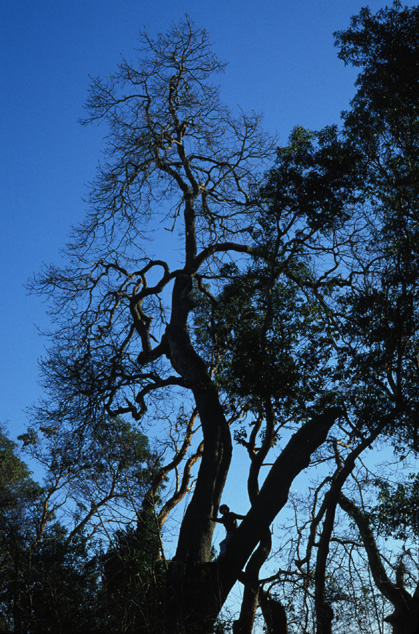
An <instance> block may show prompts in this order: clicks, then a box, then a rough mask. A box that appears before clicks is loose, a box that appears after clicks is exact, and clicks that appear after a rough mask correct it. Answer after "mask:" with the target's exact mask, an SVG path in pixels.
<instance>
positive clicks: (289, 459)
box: [168, 408, 340, 634]
mask: <svg viewBox="0 0 419 634" xmlns="http://www.w3.org/2000/svg"><path fill="white" fill-rule="evenodd" d="M339 414H340V410H339V408H331V409H330V410H328V411H327V412H325V413H324V414H322V415H318V416H316V417H314V418H313V419H312V420H310V421H309V422H307V423H305V425H303V427H301V429H300V430H299V431H298V432H296V433H295V434H294V436H293V437H292V438H291V440H290V441H289V443H288V445H287V446H286V447H285V448H284V450H283V451H282V452H281V454H280V456H279V457H278V458H277V460H276V462H275V464H274V466H273V467H272V469H271V472H270V474H269V475H268V477H267V479H266V481H265V483H264V484H263V486H262V488H261V490H260V493H259V495H258V496H257V499H256V500H255V503H254V505H253V506H252V508H251V509H250V511H249V513H248V514H247V515H246V517H245V519H244V520H243V521H242V523H241V525H240V526H239V528H238V529H237V532H236V533H235V535H234V537H233V538H232V540H231V541H230V543H229V545H228V549H227V554H226V556H225V557H223V558H222V559H219V560H217V561H216V562H213V563H208V564H201V565H196V566H189V565H185V566H184V567H183V568H182V570H179V567H180V566H181V564H180V563H179V562H177V563H175V566H174V571H176V566H177V567H178V574H179V576H180V577H182V580H183V582H182V584H181V585H177V587H176V588H174V587H173V591H174V594H173V598H174V602H175V604H176V606H177V607H179V606H181V610H182V614H183V616H182V617H180V612H179V611H178V612H177V614H178V623H179V622H180V621H181V622H182V623H183V624H185V623H188V627H189V629H187V630H186V631H188V632H193V631H194V630H193V629H192V627H193V624H194V623H195V624H196V623H199V624H200V627H201V629H196V630H195V631H196V632H200V634H201V633H203V632H210V628H211V625H212V623H213V622H214V620H215V619H216V617H217V615H218V613H219V611H220V609H221V607H222V606H223V604H224V602H225V600H226V598H227V596H228V594H229V592H230V590H231V588H232V587H233V585H234V583H235V582H236V581H237V580H238V579H239V576H241V575H242V570H243V569H244V566H245V564H246V562H247V560H248V559H249V557H250V556H251V554H252V552H253V550H254V549H255V548H256V546H257V545H258V543H259V542H260V540H261V539H262V538H263V535H264V534H266V533H265V531H267V530H269V527H270V525H271V523H272V522H273V520H274V519H275V517H276V516H277V514H278V513H279V511H280V510H281V509H282V508H283V506H284V505H285V503H286V501H287V499H288V494H289V490H290V487H291V484H292V482H293V480H294V478H295V477H296V476H297V475H298V474H299V473H300V472H301V471H302V470H303V469H304V468H306V467H307V466H308V464H309V462H310V457H311V454H312V453H313V452H314V451H315V450H316V449H317V448H318V447H319V446H320V445H322V444H323V442H324V441H325V439H326V437H327V434H328V432H329V430H330V428H331V427H332V425H333V423H334V422H335V420H336V418H337V417H338V416H339ZM182 528H183V527H182ZM172 579H173V580H174V581H175V580H176V574H173V575H172ZM197 627H198V625H197ZM168 631H173V632H175V631H176V630H170V629H168ZM180 631H182V630H178V632H180Z"/></svg>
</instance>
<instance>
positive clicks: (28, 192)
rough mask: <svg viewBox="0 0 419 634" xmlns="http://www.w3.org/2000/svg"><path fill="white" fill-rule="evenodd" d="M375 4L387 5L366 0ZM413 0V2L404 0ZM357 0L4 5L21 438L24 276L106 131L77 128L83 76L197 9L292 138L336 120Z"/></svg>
mask: <svg viewBox="0 0 419 634" xmlns="http://www.w3.org/2000/svg"><path fill="white" fill-rule="evenodd" d="M368 4H369V6H370V7H371V9H372V10H373V11H376V10H378V9H379V8H380V7H382V6H384V5H385V2H381V1H379V0H371V1H370V2H369V3H368ZM408 4H415V3H408ZM364 5H365V2H361V1H358V0H296V1H295V2H290V1H289V0H258V2H256V1H255V0H253V1H250V0H211V1H209V0H205V1H203V0H194V2H191V1H190V0H189V1H187V0H100V1H99V0H1V3H0V60H1V61H0V63H1V73H0V94H1V105H0V108H1V113H0V130H1V136H0V138H1V155H0V157H1V158H0V162H1V165H0V167H1V169H0V222H1V224H0V227H1V231H0V241H1V248H0V259H1V264H0V265H1V276H0V297H1V300H0V301H1V311H0V320H1V324H0V354H1V367H0V421H1V422H6V423H7V424H8V426H9V429H10V431H11V435H12V437H15V436H16V435H17V434H18V433H21V432H22V431H23V429H24V426H25V418H26V417H25V413H24V409H25V408H26V407H27V406H29V405H30V404H31V403H32V402H33V401H35V400H36V399H37V397H38V396H39V394H40V389H39V387H38V385H37V359H38V358H39V356H40V355H42V351H43V347H44V345H45V342H44V340H42V339H41V338H40V337H39V336H38V335H37V330H36V324H37V325H40V326H46V324H47V323H48V322H47V320H46V318H45V305H44V304H42V302H41V301H40V299H39V298H37V297H28V296H27V295H26V292H25V289H24V287H23V284H24V283H25V281H26V280H27V279H28V278H29V277H30V276H31V275H32V273H33V272H35V271H37V270H39V268H40V266H41V263H42V262H43V261H45V262H51V261H57V260H58V259H59V249H60V247H61V246H62V245H63V244H64V243H65V242H66V237H67V235H68V233H69V229H70V226H71V225H72V224H75V223H77V221H78V220H79V219H81V217H82V215H83V211H84V206H83V203H82V197H83V195H84V194H85V193H86V191H87V183H88V182H89V180H91V179H92V178H93V176H94V173H95V168H96V164H97V161H98V160H99V158H100V149H101V147H102V142H101V139H102V135H103V134H104V132H105V131H104V130H103V129H100V128H82V127H81V126H80V125H79V124H78V119H79V117H81V116H83V103H84V101H85V99H86V95H87V88H88V85H89V78H88V75H89V74H90V75H103V74H106V73H107V72H110V71H112V70H113V69H114V67H115V65H116V64H117V63H118V61H119V59H120V55H121V54H123V55H124V56H125V57H127V58H130V57H131V55H132V52H133V49H134V48H135V46H136V39H137V32H138V28H140V27H143V26H145V27H146V28H147V30H149V32H150V33H151V34H155V33H156V32H157V31H164V30H166V28H167V26H168V25H169V23H170V22H171V21H172V20H177V19H179V18H181V17H182V16H183V15H184V14H185V13H188V14H189V15H190V16H191V17H192V19H194V20H195V21H196V22H197V23H199V24H200V25H203V26H205V27H206V28H207V30H208V31H209V33H210V37H211V39H212V41H213V42H214V45H215V50H216V52H217V54H218V55H219V56H220V57H221V58H223V59H226V60H228V61H229V67H228V68H227V73H226V75H225V77H224V78H223V86H224V90H223V95H224V98H225V100H226V101H227V102H228V103H229V105H231V106H235V105H236V104H240V105H241V106H243V107H244V109H254V110H257V111H263V112H264V113H265V122H266V127H267V129H268V130H270V131H278V133H279V135H280V141H281V142H283V143H285V142H286V139H287V136H288V134H289V132H290V130H291V129H292V127H293V126H294V125H297V124H299V125H303V126H306V127H309V128H312V129H317V128H320V127H322V126H323V125H325V124H328V123H337V122H338V120H339V113H340V112H341V110H343V109H344V108H346V107H347V104H348V102H349V99H350V98H351V96H352V95H353V91H354V89H353V81H354V73H353V71H352V70H351V69H347V68H346V69H345V67H344V66H343V64H342V63H341V62H340V61H339V60H338V59H337V57H336V51H335V49H334V46H333V36H332V33H333V32H334V31H335V30H339V29H342V28H345V27H346V26H347V25H348V24H349V18H350V16H351V15H353V14H354V13H357V12H358V11H359V9H360V8H361V7H362V6H364Z"/></svg>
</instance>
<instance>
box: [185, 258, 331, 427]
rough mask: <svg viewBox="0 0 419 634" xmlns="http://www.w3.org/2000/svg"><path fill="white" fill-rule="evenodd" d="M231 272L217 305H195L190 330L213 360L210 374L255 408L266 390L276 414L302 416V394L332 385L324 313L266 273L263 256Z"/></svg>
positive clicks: (318, 394)
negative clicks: (256, 262) (250, 265)
mask: <svg viewBox="0 0 419 634" xmlns="http://www.w3.org/2000/svg"><path fill="white" fill-rule="evenodd" d="M294 270H295V271H296V272H297V270H300V271H302V270H303V267H302V266H300V267H298V265H297V264H295V266H294ZM234 273H235V274H233V275H232V276H231V281H230V282H228V283H227V284H226V285H225V286H224V288H223V290H222V292H221V293H220V294H219V295H218V296H217V303H216V305H214V304H210V303H208V304H202V305H201V306H197V307H196V313H195V314H196V322H195V323H196V334H197V337H198V340H199V342H200V343H201V345H202V346H203V347H204V346H205V352H206V356H207V357H208V358H210V355H211V354H212V355H214V356H215V358H216V360H217V361H216V371H215V376H216V380H217V382H218V384H219V386H220V388H221V389H222V390H223V391H224V392H225V393H226V394H227V395H228V396H229V398H230V399H233V400H235V399H240V402H241V403H242V406H243V407H244V408H245V409H246V410H249V411H252V412H253V413H255V414H257V413H258V412H260V410H261V409H263V407H264V401H265V399H266V398H272V399H273V401H274V403H275V408H276V411H277V414H278V415H281V416H283V417H286V416H289V415H297V414H298V415H303V416H304V412H305V411H306V405H307V402H311V403H314V402H315V401H316V400H320V399H324V398H326V395H327V393H328V389H329V387H330V384H328V380H330V379H331V374H332V373H331V367H330V365H329V361H330V358H331V345H332V343H331V333H330V328H328V325H327V322H326V320H325V318H324V314H323V312H322V310H321V309H320V307H319V305H318V304H316V303H315V302H314V301H313V302H310V301H307V297H306V296H305V295H304V293H302V292H301V291H300V290H299V289H298V288H297V287H296V286H295V285H293V284H290V283H289V282H288V280H287V279H286V278H284V277H282V278H281V279H280V280H278V281H275V278H273V279H272V274H271V271H270V270H269V269H268V268H267V267H266V265H264V264H263V263H262V262H261V263H260V264H259V266H255V267H253V268H251V269H249V270H248V271H246V272H244V273H241V274H240V273H239V271H238V270H236V271H235V272H234ZM208 335H210V337H209V338H208Z"/></svg>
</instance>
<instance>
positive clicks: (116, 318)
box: [1, 2, 419, 634]
mask: <svg viewBox="0 0 419 634" xmlns="http://www.w3.org/2000/svg"><path fill="white" fill-rule="evenodd" d="M335 39H336V45H337V48H338V55H339V57H340V58H341V59H342V60H343V62H344V63H345V64H351V65H353V66H355V67H357V68H358V69H359V74H358V78H357V82H356V93H355V96H354V98H353V100H352V102H351V106H350V109H349V110H348V111H347V112H344V113H343V114H342V119H341V122H340V125H339V126H338V125H331V126H329V127H326V128H325V129H323V130H320V131H318V132H314V131H309V130H305V129H303V128H301V127H296V128H295V130H294V131H293V133H292V135H291V137H290V139H289V142H288V144H287V145H286V146H284V147H282V146H280V147H278V146H277V143H276V140H275V139H272V138H271V137H270V136H269V135H267V134H266V132H264V130H263V129H262V126H261V119H260V117H259V116H257V115H255V114H254V113H252V114H246V113H243V112H239V113H233V112H231V111H230V110H229V109H228V108H227V107H226V106H225V105H224V104H223V103H222V102H221V99H220V93H219V89H218V87H217V86H216V84H215V83H214V76H215V75H216V74H217V73H219V72H221V71H222V70H223V68H224V64H222V63H221V62H219V60H218V59H217V58H216V56H215V55H214V53H213V51H212V49H211V46H210V44H209V41H208V37H207V34H206V32H205V30H203V29H201V28H199V27H197V26H196V25H195V24H193V23H192V22H191V21H190V20H189V18H186V19H184V20H183V21H181V22H179V23H178V24H175V25H172V26H171V28H170V29H169V30H168V32H167V33H166V34H160V35H159V36H158V37H157V38H152V37H151V36H149V35H148V34H146V33H143V34H142V35H141V38H140V41H141V47H142V48H141V49H140V51H139V56H138V59H137V60H136V61H135V62H132V63H131V62H127V61H125V60H124V61H123V62H122V63H121V64H120V66H119V67H118V69H117V71H116V72H115V73H114V74H113V75H110V76H109V77H108V78H106V79H100V78H97V79H94V80H93V83H92V89H91V94H90V97H89V99H88V102H87V112H88V115H87V118H86V121H85V123H91V122H100V123H104V124H105V125H107V126H108V134H107V154H106V161H105V162H104V163H103V164H102V165H101V167H100V168H99V170H98V176H97V180H96V183H95V184H94V186H93V188H92V191H91V198H90V208H89V212H88V214H87V216H86V220H85V222H84V223H83V224H82V225H80V226H78V227H76V228H75V229H74V231H73V235H72V241H71V243H70V245H69V246H68V248H67V257H68V265H67V266H65V267H61V268H60V267H56V266H49V267H46V268H45V270H44V271H43V272H42V273H41V274H40V275H39V276H37V277H36V278H35V279H34V280H33V282H32V284H31V288H32V290H33V291H34V292H39V293H41V294H43V295H46V296H47V297H48V298H49V301H50V312H51V317H52V320H53V323H54V330H53V332H52V334H50V346H49V352H48V356H47V357H46V358H45V359H44V360H43V361H42V363H41V370H42V376H43V380H44V387H45V399H44V400H43V402H41V403H39V405H38V406H37V407H35V408H34V410H33V412H32V422H31V426H30V428H29V429H28V432H27V433H26V434H25V435H24V436H23V437H22V440H23V442H24V444H25V446H26V449H27V450H28V451H29V452H30V453H31V455H32V456H33V457H35V458H36V459H38V460H40V461H41V463H42V464H43V465H44V468H45V470H46V480H45V483H44V485H43V486H42V487H40V486H38V485H37V484H36V483H34V482H33V481H32V480H31V478H30V475H29V473H28V471H27V469H26V467H25V465H24V464H23V463H22V462H21V461H20V459H19V458H18V457H17V456H16V453H15V449H14V447H13V445H12V444H11V443H10V441H8V440H7V438H6V437H5V436H3V437H2V463H1V464H2V469H3V473H4V474H5V476H4V478H3V481H4V483H5V485H4V496H3V497H4V502H3V501H2V507H3V508H4V513H3V514H2V520H1V521H2V522H4V530H3V531H2V535H3V536H2V559H1V560H2V586H1V587H2V590H1V592H2V599H1V602H2V603H1V605H2V608H3V627H4V630H5V631H15V632H32V631H34V632H36V631H54V632H58V631H60V632H61V631H62V632H64V631H67V630H66V629H65V628H66V627H67V628H68V627H70V628H71V629H70V630H69V631H77V630H76V628H77V627H79V628H80V630H79V631H92V632H94V631H96V630H98V631H99V630H100V631H110V632H117V631H127V632H131V631H132V632H139V631H143V632H162V631H163V632H168V633H170V632H176V633H179V634H180V633H181V632H188V633H189V632H191V633H193V632H197V633H198V632H214V631H220V628H223V627H229V625H228V624H225V625H224V626H223V625H222V624H221V621H220V620H219V616H220V613H221V610H222V607H223V605H224V604H225V602H226V600H227V597H228V595H229V593H230V591H231V589H232V587H233V586H234V584H235V583H237V582H239V583H240V584H241V585H242V586H243V588H244V590H243V602H242V606H241V610H240V613H239V614H238V615H236V616H235V617H234V622H233V623H230V626H231V627H232V629H233V632H234V633H236V634H243V633H245V632H248V633H249V634H250V633H251V632H252V629H253V628H254V625H255V618H256V615H257V614H258V613H260V614H261V615H262V618H263V621H264V624H265V625H264V627H265V628H266V631H268V632H271V633H275V634H283V633H285V632H295V633H297V632H298V633H300V632H301V633H303V632H310V633H311V632H313V633H314V632H316V633H317V634H326V633H329V632H330V633H332V632H333V634H337V633H339V632H341V631H344V630H345V631H346V632H347V631H353V632H368V633H370V632H374V631H378V632H393V633H394V634H402V633H403V634H415V633H416V632H417V631H418V601H419V585H418V581H419V578H418V577H419V575H418V551H417V538H418V520H417V509H418V491H419V489H418V475H417V473H416V472H415V471H414V467H413V466H409V465H414V463H415V459H416V458H417V453H418V449H419V439H418V428H419V422H418V421H419V418H418V412H419V400H418V390H417V385H418V377H419V362H418V310H417V305H418V301H417V300H418V290H419V289H418V280H419V276H418V262H419V260H418V255H419V233H418V213H419V212H418V194H419V181H418V165H419V163H418V152H419V145H418V138H419V137H418V128H419V120H418V108H419V100H418V79H419V52H418V51H419V47H418V43H419V10H418V9H417V8H416V7H413V8H408V7H403V6H401V4H400V3H398V2H395V3H394V4H393V5H392V7H389V8H385V9H382V10H381V11H379V12H378V13H377V14H376V15H373V14H371V12H370V11H369V10H368V9H363V10H362V11H361V12H360V14H359V15H358V16H355V17H354V18H353V19H352V21H351V24H350V26H349V27H348V28H347V29H346V30H345V31H341V32H338V33H336V34H335ZM140 429H141V431H140ZM147 436H148V437H149V438H150V442H149V441H148V440H147ZM240 446H241V447H242V448H243V449H244V451H245V453H246V454H247V456H248V470H247V474H246V477H247V493H248V512H247V514H246V516H245V518H244V519H243V521H242V522H241V524H240V526H239V528H238V530H237V531H236V533H235V534H234V536H233V538H232V539H231V541H230V542H229V544H228V548H227V552H226V555H225V556H224V557H222V558H215V557H214V550H213V547H212V537H213V531H214V527H215V522H214V518H215V517H216V516H217V513H218V508H219V505H220V501H221V498H222V495H223V490H224V486H225V483H226V480H227V477H228V474H229V471H230V467H231V459H232V453H233V451H234V450H237V448H238V447H240ZM383 448H385V449H386V456H388V457H390V456H393V455H394V456H395V461H394V462H393V464H392V465H391V464H390V463H389V460H390V458H388V459H387V464H386V466H385V468H383V466H380V465H378V464H377V461H373V460H371V455H372V451H373V450H375V451H378V449H380V450H381V449H383ZM243 449H242V450H243ZM400 465H401V466H400ZM301 474H304V475H305V477H306V478H307V480H306V481H310V485H309V486H308V487H307V491H306V494H305V495H303V496H300V497H296V496H295V495H290V488H291V485H292V483H293V481H294V480H295V478H297V477H298V476H300V475H301ZM308 479H309V480H308ZM187 494H189V497H188V504H187V506H186V510H185V513H184V514H183V516H182V518H181V520H180V521H179V528H178V531H177V535H176V546H175V548H174V549H173V548H171V550H172V551H173V552H170V553H169V554H168V555H167V554H166V552H165V550H166V549H165V535H166V533H165V529H164V525H165V522H166V520H167V518H170V517H171V515H172V512H173V511H174V509H175V508H176V506H177V505H178V504H179V502H181V501H182V500H184V499H185V496H186V495H187ZM2 495H3V493H2ZM287 508H288V509H292V511H293V512H292V514H291V515H290V513H289V512H286V509H287ZM281 511H282V513H281ZM290 518H292V519H290ZM99 537H100V540H99ZM383 538H386V539H390V540H391V541H390V542H388V543H390V545H391V549H387V548H386V542H385V540H384V539H383ZM217 619H218V620H217ZM48 628H49V629H48Z"/></svg>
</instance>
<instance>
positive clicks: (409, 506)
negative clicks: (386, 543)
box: [371, 474, 419, 540]
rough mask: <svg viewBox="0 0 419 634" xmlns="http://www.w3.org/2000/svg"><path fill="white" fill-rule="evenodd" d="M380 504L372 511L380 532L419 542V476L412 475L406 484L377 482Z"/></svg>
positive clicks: (372, 517) (372, 516)
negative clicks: (418, 540)
mask: <svg viewBox="0 0 419 634" xmlns="http://www.w3.org/2000/svg"><path fill="white" fill-rule="evenodd" d="M375 484H376V486H377V487H378V490H379V494H378V504H377V505H376V506H375V507H374V508H373V509H372V510H371V519H372V520H373V522H374V524H375V525H376V527H377V528H378V530H379V531H380V532H381V533H383V534H384V535H387V536H392V537H395V538H396V539H404V540H406V539H409V538H412V539H413V540H417V539H418V537H419V476H418V475H417V474H412V475H411V476H410V479H409V480H407V481H406V482H404V483H399V484H397V485H393V486H392V485H390V484H389V483H388V482H386V481H384V480H376V482H375Z"/></svg>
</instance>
